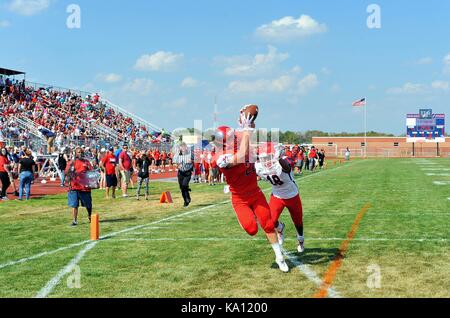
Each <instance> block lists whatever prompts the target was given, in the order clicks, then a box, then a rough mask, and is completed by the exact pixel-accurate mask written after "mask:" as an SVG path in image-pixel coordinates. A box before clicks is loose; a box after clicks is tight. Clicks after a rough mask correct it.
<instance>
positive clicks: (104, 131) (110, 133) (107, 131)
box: [25, 81, 175, 148]
mask: <svg viewBox="0 0 450 318" xmlns="http://www.w3.org/2000/svg"><path fill="white" fill-rule="evenodd" d="M25 85H26V86H27V87H32V88H33V89H35V90H37V89H46V90H49V91H61V92H71V93H74V94H77V95H79V96H82V97H86V96H93V95H95V94H93V93H90V92H87V91H82V90H77V89H68V88H63V87H57V86H53V85H48V84H41V83H34V82H28V81H27V82H26V84H25ZM101 104H103V105H104V106H105V107H106V108H107V109H108V108H109V109H112V110H113V111H114V112H116V113H122V114H123V115H124V116H126V117H128V118H131V119H132V120H133V122H134V123H135V124H136V125H139V126H140V127H145V129H146V130H147V132H148V133H151V132H153V131H155V132H160V133H162V132H164V130H163V129H161V128H160V127H158V126H156V125H154V124H152V123H150V122H148V121H147V120H145V119H143V118H142V117H140V116H137V115H135V114H132V113H130V112H129V111H127V110H125V109H124V108H122V107H120V106H118V105H116V104H114V103H112V102H111V101H109V100H108V99H106V98H103V97H102V98H101ZM78 119H79V118H78ZM84 123H85V124H87V125H89V127H92V128H93V129H94V130H95V131H96V132H97V133H98V134H99V135H100V136H101V137H103V138H106V139H107V140H108V141H110V142H112V143H115V144H118V143H121V142H125V141H128V140H127V138H126V136H120V135H119V133H118V132H117V131H115V130H114V129H112V128H110V127H108V126H106V125H104V124H103V123H99V122H95V123H91V122H86V121H84ZM168 135H170V137H171V139H172V140H173V139H175V137H174V136H173V135H172V134H170V133H169V134H168ZM168 144H170V142H169V143H167V145H165V144H164V143H163V144H159V145H156V144H152V143H151V142H146V141H139V142H136V145H141V146H145V147H155V148H168V147H169V146H168Z"/></svg>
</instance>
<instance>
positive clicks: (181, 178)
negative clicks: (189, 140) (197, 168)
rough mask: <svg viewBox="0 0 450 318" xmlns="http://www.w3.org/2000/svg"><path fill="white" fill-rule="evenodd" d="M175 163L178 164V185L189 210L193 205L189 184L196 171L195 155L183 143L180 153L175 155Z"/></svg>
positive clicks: (185, 205)
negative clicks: (194, 170) (193, 172)
mask: <svg viewBox="0 0 450 318" xmlns="http://www.w3.org/2000/svg"><path fill="white" fill-rule="evenodd" d="M173 161H174V162H175V163H176V164H178V184H179V185H180V190H181V195H182V196H183V199H184V207H185V208H187V207H188V206H189V204H190V203H191V196H190V194H189V192H190V191H191V189H190V188H189V182H190V181H191V176H192V170H193V169H194V164H193V162H194V154H193V153H191V151H190V150H189V148H188V147H187V145H186V144H185V143H184V142H183V143H182V144H181V145H180V149H179V151H177V152H176V153H175V156H174V158H173Z"/></svg>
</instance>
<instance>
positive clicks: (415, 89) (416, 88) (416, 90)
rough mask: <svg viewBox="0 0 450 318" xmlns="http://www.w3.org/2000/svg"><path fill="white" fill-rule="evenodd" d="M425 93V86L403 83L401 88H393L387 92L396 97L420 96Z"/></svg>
mask: <svg viewBox="0 0 450 318" xmlns="http://www.w3.org/2000/svg"><path fill="white" fill-rule="evenodd" d="M424 92H426V85H423V84H416V83H410V82H408V83H405V84H404V85H403V86H401V87H393V88H389V89H388V90H387V93H388V94H391V95H398V94H408V95H409V94H421V93H424Z"/></svg>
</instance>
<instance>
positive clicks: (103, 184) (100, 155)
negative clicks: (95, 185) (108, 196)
mask: <svg viewBox="0 0 450 318" xmlns="http://www.w3.org/2000/svg"><path fill="white" fill-rule="evenodd" d="M105 156H106V149H105V148H102V149H101V150H100V152H99V153H98V154H97V161H98V164H99V167H100V190H106V172H105V170H104V169H103V168H101V162H102V160H103V158H105Z"/></svg>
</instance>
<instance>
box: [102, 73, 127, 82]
mask: <svg viewBox="0 0 450 318" xmlns="http://www.w3.org/2000/svg"><path fill="white" fill-rule="evenodd" d="M96 79H97V80H98V81H100V82H105V83H117V82H120V81H121V80H122V76H120V75H119V74H115V73H109V74H98V75H97V76H96Z"/></svg>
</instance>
